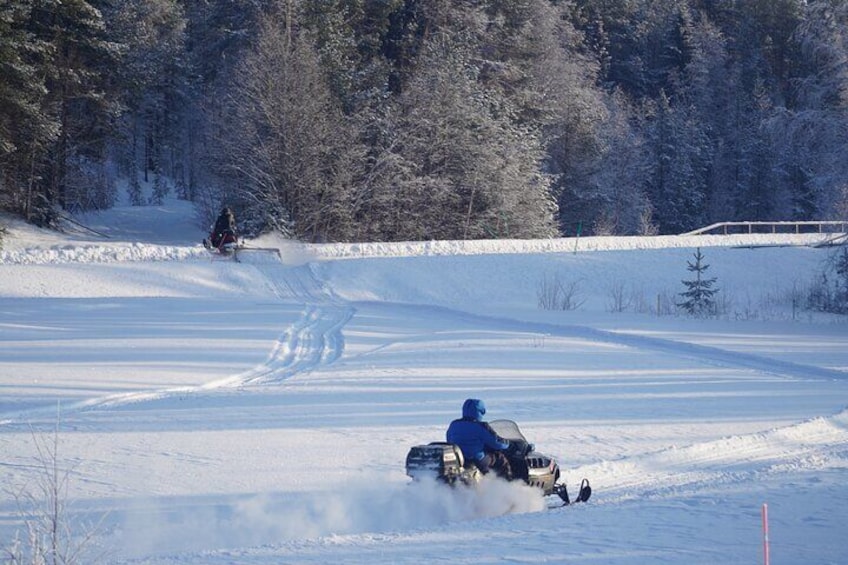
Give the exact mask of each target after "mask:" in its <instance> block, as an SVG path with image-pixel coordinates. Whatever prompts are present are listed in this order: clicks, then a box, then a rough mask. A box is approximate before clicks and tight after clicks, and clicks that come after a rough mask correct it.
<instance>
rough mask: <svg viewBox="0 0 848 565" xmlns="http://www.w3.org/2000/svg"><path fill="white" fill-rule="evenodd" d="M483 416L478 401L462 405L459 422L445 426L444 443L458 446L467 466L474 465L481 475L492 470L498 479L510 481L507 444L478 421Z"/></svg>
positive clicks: (468, 401) (473, 400) (482, 407)
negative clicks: (468, 464) (445, 438)
mask: <svg viewBox="0 0 848 565" xmlns="http://www.w3.org/2000/svg"><path fill="white" fill-rule="evenodd" d="M485 413H486V404H485V403H484V402H483V401H482V400H480V399H477V398H469V399H467V400H466V401H465V402H464V403H463V405H462V418H460V419H458V420H454V421H453V422H451V424H450V426H448V431H447V440H448V443H453V444H456V445H458V446H459V449H460V450H461V451H462V456H463V458H464V459H465V461H467V462H473V463H474V464H476V465H477V468H478V469H480V471H481V472H482V473H483V474H486V473H488V472H489V469H493V470H494V471H495V473H496V474H497V475H498V476H501V477H503V478H505V479H506V480H511V479H512V469H511V468H510V466H509V459H507V457H506V455H504V453H503V452H504V451H505V450H507V449H509V446H510V444H509V441H507V440H505V439H503V438H501V437H500V436H498V434H497V433H495V430H493V429H492V427H491V426H490V425H489V424H488V423H487V422H485V421H483V420H482V419H481V418H482V417H483V415H484V414H485Z"/></svg>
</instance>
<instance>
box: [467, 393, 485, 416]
mask: <svg viewBox="0 0 848 565" xmlns="http://www.w3.org/2000/svg"><path fill="white" fill-rule="evenodd" d="M485 414H486V403H485V402H483V401H482V400H480V399H479V398H469V399H467V400H466V401H465V402H464V403H463V404H462V417H463V418H470V419H471V420H479V419H480V418H482V417H483V416H484V415H485Z"/></svg>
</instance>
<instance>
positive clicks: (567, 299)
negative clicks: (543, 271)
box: [536, 275, 586, 310]
mask: <svg viewBox="0 0 848 565" xmlns="http://www.w3.org/2000/svg"><path fill="white" fill-rule="evenodd" d="M536 297H537V299H538V304H539V308H541V309H543V310H577V309H578V308H580V307H581V306H582V305H583V303H584V302H585V301H586V300H585V299H584V298H582V297H581V295H580V282H579V281H563V280H562V279H561V278H560V277H559V275H550V276H549V275H546V276H545V277H544V278H542V280H541V281H539V285H538V287H537V289H536Z"/></svg>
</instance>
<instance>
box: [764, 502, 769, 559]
mask: <svg viewBox="0 0 848 565" xmlns="http://www.w3.org/2000/svg"><path fill="white" fill-rule="evenodd" d="M763 563H764V565H769V533H768V504H765V503H763Z"/></svg>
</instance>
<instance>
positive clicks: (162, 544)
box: [118, 479, 545, 559]
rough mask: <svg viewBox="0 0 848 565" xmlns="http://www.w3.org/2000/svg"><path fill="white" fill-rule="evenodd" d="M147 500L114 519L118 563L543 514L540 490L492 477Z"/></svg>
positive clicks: (543, 504) (543, 506)
mask: <svg viewBox="0 0 848 565" xmlns="http://www.w3.org/2000/svg"><path fill="white" fill-rule="evenodd" d="M149 502H150V501H145V502H144V504H143V505H139V507H138V508H137V509H136V510H135V511H132V512H129V513H127V514H126V515H125V516H124V519H123V520H121V519H120V518H118V519H119V521H121V522H123V523H122V524H121V525H120V526H119V528H118V529H119V530H120V531H121V532H122V534H121V535H122V538H123V539H122V542H121V544H120V545H121V547H122V548H123V550H124V551H125V552H126V554H125V555H124V556H123V557H124V558H128V559H132V558H133V557H134V556H137V555H150V554H159V555H162V554H167V553H174V552H184V551H199V550H204V549H206V550H208V549H214V548H226V547H245V546H259V545H267V544H274V543H282V542H286V541H291V540H298V539H308V538H318V537H325V536H331V535H345V534H359V533H366V532H368V533H377V532H392V531H402V530H408V529H416V528H428V527H433V526H438V525H440V524H446V523H450V522H455V521H465V520H474V519H481V518H492V517H496V516H501V515H503V514H510V513H526V512H537V511H540V510H543V509H544V508H545V502H544V497H543V496H542V493H541V491H540V490H538V489H536V488H532V487H529V486H527V485H524V484H522V483H516V482H514V483H507V482H505V481H502V480H498V479H484V480H483V481H482V482H481V483H480V484H479V485H477V487H475V488H450V487H447V486H445V485H443V484H440V483H436V482H417V483H413V484H397V483H389V484H388V485H387V486H385V488H377V487H376V486H374V485H373V484H369V485H368V486H362V485H360V486H355V485H346V486H340V488H339V490H338V492H318V493H316V492H313V493H286V494H272V493H266V494H257V495H254V496H248V497H243V498H237V499H234V500H232V501H231V502H230V503H229V504H220V503H218V504H207V503H206V502H207V501H204V500H186V501H185V504H184V505H183V506H184V508H183V511H181V512H176V513H175V512H173V511H166V510H164V509H162V508H156V507H155V506H156V505H153V506H151V505H150V504H149ZM166 506H167V507H168V508H173V504H170V503H169V504H167V505H166Z"/></svg>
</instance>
